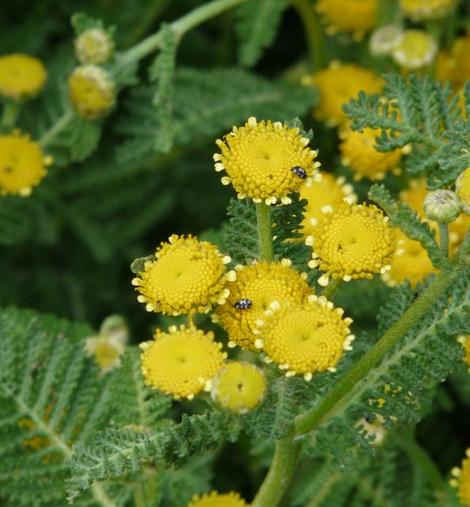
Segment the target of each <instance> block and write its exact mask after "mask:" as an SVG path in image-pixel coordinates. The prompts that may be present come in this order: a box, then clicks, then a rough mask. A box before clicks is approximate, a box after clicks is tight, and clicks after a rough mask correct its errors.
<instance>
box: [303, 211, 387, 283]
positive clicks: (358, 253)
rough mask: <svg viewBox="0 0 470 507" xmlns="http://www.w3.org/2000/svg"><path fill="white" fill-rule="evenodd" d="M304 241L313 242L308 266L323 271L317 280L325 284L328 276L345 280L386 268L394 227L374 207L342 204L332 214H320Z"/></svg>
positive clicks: (362, 276) (365, 276) (378, 271)
mask: <svg viewBox="0 0 470 507" xmlns="http://www.w3.org/2000/svg"><path fill="white" fill-rule="evenodd" d="M306 243H307V244H309V245H313V253H312V260H311V261H310V263H309V266H310V267H312V268H314V267H319V269H320V270H321V271H324V272H325V274H324V275H322V276H321V277H320V279H319V280H318V283H320V285H327V284H328V281H329V277H330V276H332V277H333V278H335V279H343V280H344V281H349V280H351V279H353V278H372V276H373V275H374V274H375V273H385V272H386V271H388V270H389V269H390V264H391V262H392V259H393V256H394V254H395V230H394V229H393V228H392V227H390V225H389V224H388V217H384V215H383V213H382V211H381V210H380V209H379V208H377V207H376V206H374V205H366V204H354V205H352V206H349V205H348V204H343V205H342V206H341V207H339V208H337V209H336V210H335V211H334V213H324V214H323V218H322V219H321V220H319V222H318V224H317V225H316V226H314V228H313V235H312V236H311V237H309V238H307V240H306Z"/></svg>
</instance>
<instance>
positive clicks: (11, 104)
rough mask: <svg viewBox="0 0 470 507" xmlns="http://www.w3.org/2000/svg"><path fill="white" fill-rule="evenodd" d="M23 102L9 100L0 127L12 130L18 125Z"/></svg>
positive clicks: (5, 105)
mask: <svg viewBox="0 0 470 507" xmlns="http://www.w3.org/2000/svg"><path fill="white" fill-rule="evenodd" d="M21 106H22V103H21V102H16V101H13V100H9V101H7V102H5V104H4V106H3V112H2V119H1V120H0V126H1V127H2V129H5V130H11V129H12V128H13V127H14V126H15V125H16V120H17V119H18V116H19V114H20V112H21Z"/></svg>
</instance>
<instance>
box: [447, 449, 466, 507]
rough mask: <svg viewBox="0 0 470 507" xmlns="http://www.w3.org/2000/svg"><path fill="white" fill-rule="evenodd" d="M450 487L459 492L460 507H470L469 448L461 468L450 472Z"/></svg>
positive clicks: (455, 468)
mask: <svg viewBox="0 0 470 507" xmlns="http://www.w3.org/2000/svg"><path fill="white" fill-rule="evenodd" d="M451 475H452V479H451V480H450V485H451V486H452V487H454V488H458V490H459V499H460V501H461V502H462V505H465V506H470V448H469V449H467V452H466V457H465V458H464V460H463V461H462V465H461V467H460V468H459V467H454V468H453V469H452V471H451Z"/></svg>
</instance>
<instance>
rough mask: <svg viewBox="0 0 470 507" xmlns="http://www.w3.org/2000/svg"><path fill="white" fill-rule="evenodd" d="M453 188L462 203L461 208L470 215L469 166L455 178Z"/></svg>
mask: <svg viewBox="0 0 470 507" xmlns="http://www.w3.org/2000/svg"><path fill="white" fill-rule="evenodd" d="M455 190H456V192H457V195H458V197H459V199H460V202H461V204H462V209H463V210H464V212H465V213H466V214H467V215H470V167H468V168H467V169H465V171H464V172H463V173H462V174H461V175H460V176H459V177H458V178H457V181H456V183H455Z"/></svg>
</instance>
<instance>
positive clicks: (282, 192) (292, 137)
mask: <svg viewBox="0 0 470 507" xmlns="http://www.w3.org/2000/svg"><path fill="white" fill-rule="evenodd" d="M308 143H309V140H308V139H307V138H306V137H302V135H301V134H300V131H299V129H298V128H292V127H288V126H287V125H283V124H282V123H281V122H274V123H273V122H272V121H270V120H268V121H260V122H258V121H256V118H253V117H251V118H249V119H248V121H247V122H246V123H245V125H243V126H242V127H234V128H233V130H232V132H230V133H229V134H227V135H226V136H225V137H224V140H221V139H217V141H216V144H217V146H218V147H219V148H220V150H221V152H222V153H216V154H215V155H214V161H215V170H216V171H223V170H224V169H225V171H226V172H227V176H224V177H223V178H222V183H223V184H225V185H228V184H230V183H231V184H232V185H233V187H234V189H235V190H236V192H237V194H238V197H239V198H240V199H243V198H245V197H248V198H249V199H253V201H254V202H262V201H265V202H266V204H275V203H276V202H278V201H280V202H281V203H282V204H289V203H290V202H291V199H290V198H289V194H291V193H292V192H297V191H298V190H299V189H300V187H301V186H302V184H303V183H305V182H306V181H309V179H310V178H311V177H312V176H313V175H314V172H315V169H316V168H317V167H319V166H320V164H319V162H315V157H316V156H317V152H316V151H314V150H311V149H310V148H309V147H308V146H307V145H308Z"/></svg>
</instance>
